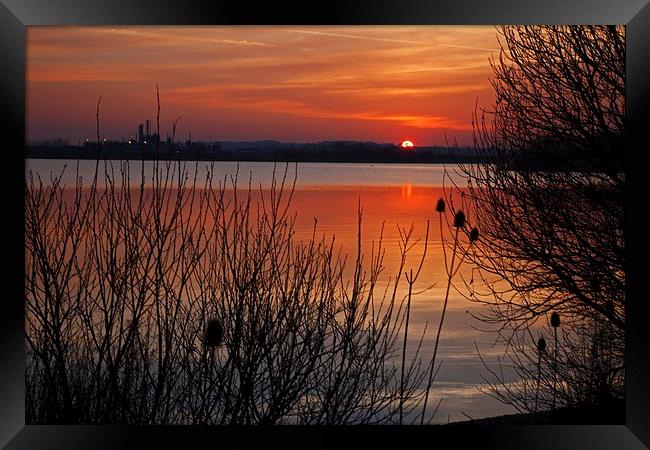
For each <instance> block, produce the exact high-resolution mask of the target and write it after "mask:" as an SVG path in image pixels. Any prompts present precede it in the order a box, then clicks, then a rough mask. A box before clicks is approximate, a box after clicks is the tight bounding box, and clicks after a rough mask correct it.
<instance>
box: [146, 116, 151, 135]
mask: <svg viewBox="0 0 650 450" xmlns="http://www.w3.org/2000/svg"><path fill="white" fill-rule="evenodd" d="M150 135H151V133H149V119H147V136H150Z"/></svg>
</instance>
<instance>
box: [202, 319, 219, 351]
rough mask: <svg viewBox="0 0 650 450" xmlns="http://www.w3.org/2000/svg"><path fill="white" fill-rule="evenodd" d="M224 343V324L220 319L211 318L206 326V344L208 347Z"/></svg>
mask: <svg viewBox="0 0 650 450" xmlns="http://www.w3.org/2000/svg"><path fill="white" fill-rule="evenodd" d="M222 343H223V325H221V322H219V319H210V320H208V324H207V326H206V328H205V345H206V346H207V347H218V346H219V345H221V344H222Z"/></svg>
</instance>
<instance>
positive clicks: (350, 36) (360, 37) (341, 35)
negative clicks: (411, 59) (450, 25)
mask: <svg viewBox="0 0 650 450" xmlns="http://www.w3.org/2000/svg"><path fill="white" fill-rule="evenodd" d="M286 31H288V32H289V33H301V34H309V35H313V36H330V37H338V38H344V39H358V40H362V41H378V42H393V43H397V44H412V45H418V44H421V43H420V42H417V41H407V40H404V39H392V38H381V37H374V36H366V35H357V34H344V33H330V32H327V31H313V30H290V29H289V30H286Z"/></svg>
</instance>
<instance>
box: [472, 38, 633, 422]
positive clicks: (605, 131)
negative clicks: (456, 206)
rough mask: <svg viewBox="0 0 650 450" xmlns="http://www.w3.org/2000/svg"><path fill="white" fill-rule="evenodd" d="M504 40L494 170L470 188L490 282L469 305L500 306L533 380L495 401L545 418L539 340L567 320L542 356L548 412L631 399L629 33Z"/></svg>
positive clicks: (482, 141) (490, 136) (488, 136)
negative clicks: (627, 387)
mask: <svg viewBox="0 0 650 450" xmlns="http://www.w3.org/2000/svg"><path fill="white" fill-rule="evenodd" d="M499 41H500V45H501V51H500V53H499V57H498V58H496V59H493V60H491V65H492V68H493V71H494V78H493V80H492V85H493V87H494V90H495V93H496V102H495V104H494V106H493V107H492V108H491V109H483V110H480V111H479V110H477V112H476V114H475V117H474V121H473V124H474V141H475V148H476V151H477V154H478V155H479V156H480V157H481V158H482V159H483V161H485V162H484V163H481V164H477V165H462V166H461V172H463V173H464V175H466V177H467V178H468V187H467V190H466V191H464V192H463V193H462V195H463V201H462V203H463V204H462V208H463V209H464V210H465V211H466V212H468V211H469V213H470V214H471V216H472V218H473V221H474V223H475V224H476V226H477V227H478V228H479V229H480V230H481V236H482V239H481V240H480V242H479V243H478V244H477V245H476V246H474V247H473V251H472V252H471V253H470V255H469V259H470V260H471V261H472V262H473V263H474V264H476V265H477V267H478V268H479V269H478V270H476V271H475V273H476V275H475V276H476V279H477V280H476V281H477V282H476V283H475V282H474V281H475V279H474V275H473V276H472V278H471V280H465V282H466V285H467V287H468V288H469V295H468V298H470V299H471V300H474V301H477V302H480V303H482V304H484V305H486V306H487V307H488V311H487V312H485V313H484V314H481V315H479V316H478V317H479V318H480V319H481V320H483V321H484V322H485V323H488V324H491V325H494V329H495V331H496V332H498V338H499V339H500V340H501V341H502V342H505V343H506V344H507V346H508V347H507V348H508V351H507V353H506V357H507V358H508V359H509V360H510V363H511V365H513V366H514V369H515V371H516V372H518V373H519V375H520V376H523V377H525V380H524V381H523V382H522V383H523V384H519V385H518V388H519V391H518V392H514V391H513V389H514V387H513V386H512V385H509V384H508V381H507V380H506V379H505V378H506V377H505V376H504V375H503V374H502V373H498V372H493V375H495V378H494V379H493V380H492V381H491V382H490V383H491V384H489V386H491V387H492V389H491V392H492V393H493V394H494V395H495V396H497V397H498V398H500V399H501V400H503V401H505V402H506V403H510V404H514V405H516V406H518V407H519V408H520V409H522V410H526V411H533V410H534V409H535V408H534V403H535V402H534V398H535V384H536V380H537V370H536V367H537V365H538V364H537V363H538V361H537V359H538V358H537V357H538V352H537V349H536V342H537V336H535V337H534V336H533V334H535V335H537V332H536V331H535V330H537V329H539V327H540V326H542V327H547V326H548V325H547V324H546V323H542V324H541V325H540V322H546V321H547V320H548V319H544V318H546V317H548V316H549V315H550V314H551V313H554V314H559V315H561V316H562V327H561V336H559V337H558V339H557V340H553V344H554V345H553V348H552V349H551V351H550V352H546V353H545V356H544V357H543V358H542V360H541V367H542V375H541V386H540V389H541V391H540V399H539V402H540V406H543V407H552V406H554V402H553V398H554V397H555V394H556V393H557V405H558V406H566V405H568V404H571V403H575V402H577V401H578V399H580V401H587V400H588V399H591V400H593V395H592V394H593V393H594V392H595V391H594V389H596V390H598V389H605V388H606V389H609V391H610V394H611V395H615V396H619V395H621V393H622V389H621V385H622V383H623V376H622V371H623V367H624V327H625V271H624V268H625V258H624V253H625V248H624V229H625V226H624V208H623V198H624V189H625V172H624V155H625V115H624V102H625V37H624V28H623V27H616V26H505V27H502V28H501V29H500V31H499ZM540 319H542V320H540ZM553 328H554V331H556V332H557V331H558V329H557V327H553ZM544 334H546V335H547V336H549V335H551V333H548V334H547V332H546V331H545V332H544ZM603 336H607V337H606V338H604V337H603ZM556 345H557V348H556ZM586 348H594V349H598V350H594V352H597V353H598V356H597V357H596V356H594V355H592V354H591V353H590V352H586V353H585V352H584V351H581V349H582V350H584V349H586ZM549 355H550V358H549V359H550V361H547V358H546V356H549ZM554 355H556V356H557V363H556V364H555V362H554V360H555V356H554ZM603 355H607V356H606V358H605V360H606V361H605V360H603ZM547 363H550V366H549V367H547ZM555 366H556V368H555ZM549 368H550V371H549ZM601 372H602V373H603V377H604V378H603V380H602V381H603V386H604V387H602V386H601V387H599V388H597V387H596V386H595V384H594V383H595V382H594V381H593V380H591V379H590V377H592V376H595V374H596V373H601ZM605 373H607V375H604V374H605ZM556 379H557V382H555V380H556ZM604 380H606V381H604ZM596 384H600V383H596ZM553 386H556V387H555V388H554V387H553ZM556 391H557V392H556ZM548 399H550V402H549V401H547V400H548Z"/></svg>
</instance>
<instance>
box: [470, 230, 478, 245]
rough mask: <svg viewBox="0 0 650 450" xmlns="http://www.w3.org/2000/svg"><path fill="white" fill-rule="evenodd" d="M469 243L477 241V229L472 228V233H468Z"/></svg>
mask: <svg viewBox="0 0 650 450" xmlns="http://www.w3.org/2000/svg"><path fill="white" fill-rule="evenodd" d="M469 241H470V242H474V241H478V228H476V227H474V228H472V231H470V233H469Z"/></svg>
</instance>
